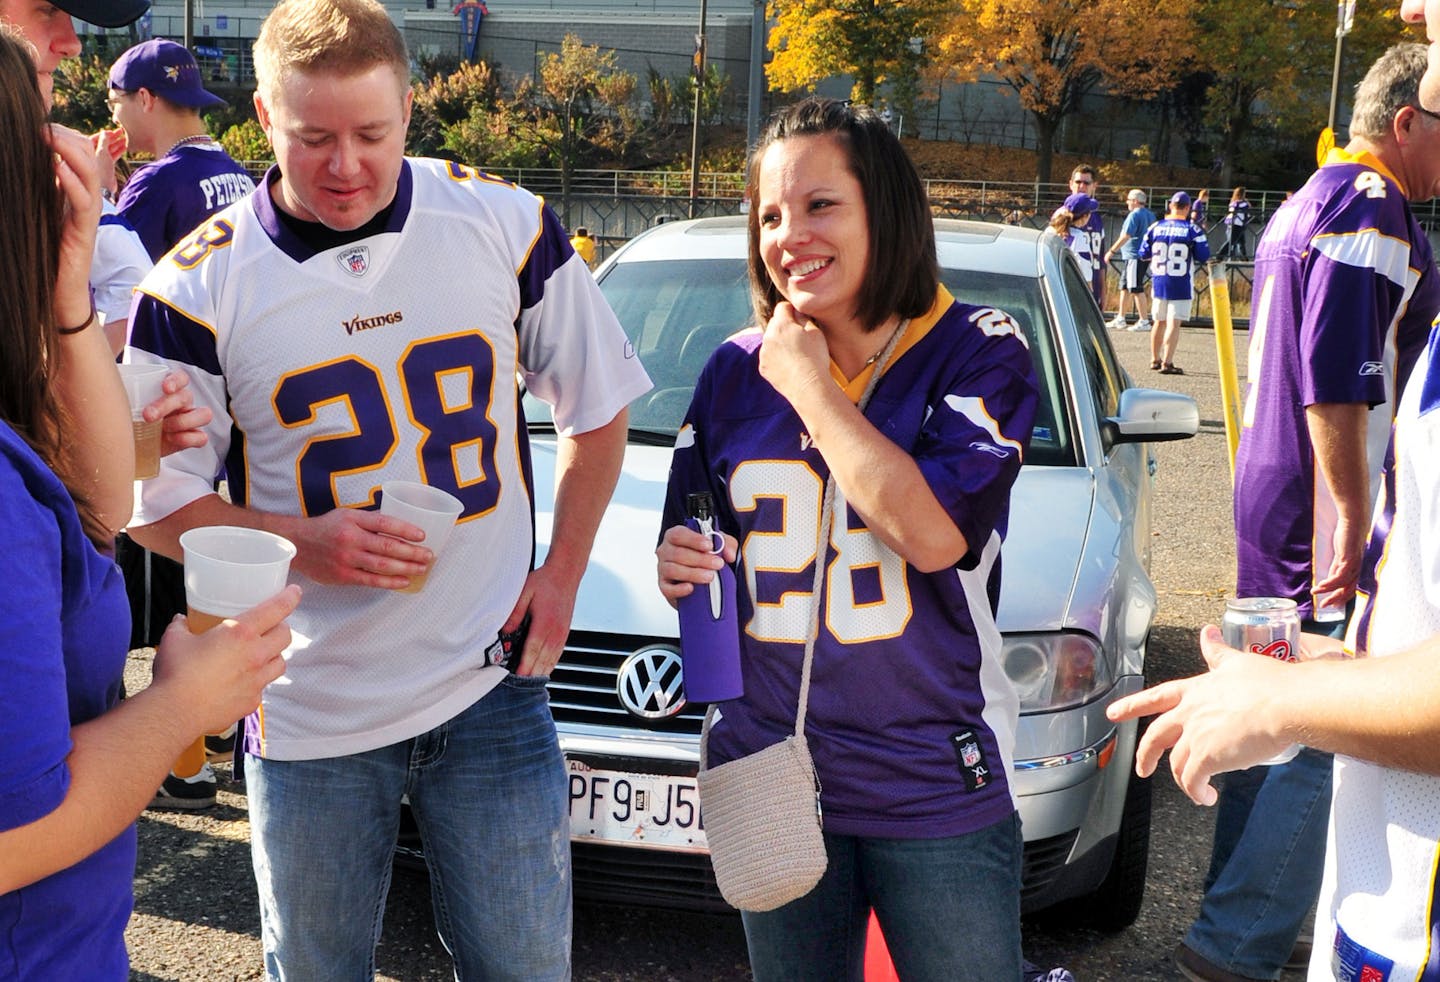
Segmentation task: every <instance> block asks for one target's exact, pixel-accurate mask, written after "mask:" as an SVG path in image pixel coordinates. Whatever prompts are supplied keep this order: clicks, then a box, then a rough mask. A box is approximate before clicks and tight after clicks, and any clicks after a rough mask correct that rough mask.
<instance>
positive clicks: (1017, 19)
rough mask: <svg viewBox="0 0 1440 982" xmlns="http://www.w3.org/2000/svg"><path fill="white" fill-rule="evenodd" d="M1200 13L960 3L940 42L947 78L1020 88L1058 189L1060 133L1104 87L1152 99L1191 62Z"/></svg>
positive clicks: (1110, 4) (1051, 2) (1094, 0)
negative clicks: (993, 80)
mask: <svg viewBox="0 0 1440 982" xmlns="http://www.w3.org/2000/svg"><path fill="white" fill-rule="evenodd" d="M1207 2H1210V0H1207ZM1194 6H1195V4H1194V0H1167V2H1165V3H1163V4H1158V5H1157V4H1156V3H1154V0H954V4H953V10H954V13H953V14H952V16H951V17H950V18H949V20H948V21H947V23H946V24H945V26H944V28H943V29H942V30H941V32H940V34H939V37H938V43H937V46H938V48H939V50H940V53H941V54H942V56H943V58H941V59H939V60H937V65H938V66H939V67H938V71H939V72H940V73H941V74H943V75H952V76H954V77H956V78H958V79H960V80H962V81H970V80H973V79H975V78H976V77H978V76H979V75H981V74H993V75H996V76H998V77H999V78H1000V79H1002V80H1003V81H1004V82H1005V84H1006V85H1008V86H1009V87H1010V88H1011V89H1012V90H1014V92H1015V94H1016V95H1017V96H1018V97H1019V99H1020V105H1021V106H1022V107H1023V108H1024V109H1025V110H1026V111H1028V112H1029V113H1030V116H1031V118H1032V119H1033V120H1034V123H1035V132H1036V144H1037V145H1036V179H1037V180H1038V181H1040V182H1041V183H1048V182H1049V181H1050V172H1051V164H1052V157H1053V155H1054V153H1055V136H1056V133H1058V132H1059V129H1060V124H1061V123H1062V122H1064V120H1065V119H1066V117H1068V116H1070V115H1071V114H1073V113H1074V112H1075V111H1076V110H1077V109H1079V108H1080V103H1081V100H1082V99H1084V97H1085V96H1086V95H1088V94H1089V93H1090V92H1092V91H1095V90H1096V89H1097V88H1100V87H1102V86H1103V87H1104V88H1105V89H1106V90H1107V91H1109V92H1111V93H1114V94H1116V95H1126V96H1131V97H1133V98H1140V99H1146V98H1150V97H1153V96H1154V95H1155V94H1156V93H1158V92H1160V91H1161V90H1162V89H1164V88H1166V87H1167V86H1168V85H1169V84H1170V83H1171V82H1172V81H1173V79H1174V78H1175V76H1176V75H1177V74H1178V73H1180V72H1183V71H1184V70H1185V69H1186V68H1187V67H1188V66H1189V65H1190V64H1191V62H1192V61H1193V59H1194V57H1195V49H1196V47H1197V36H1196V33H1195V30H1194V22H1193V10H1194ZM1212 43H1213V42H1212V41H1211V39H1209V38H1203V44H1204V45H1206V46H1209V45H1211V44H1212Z"/></svg>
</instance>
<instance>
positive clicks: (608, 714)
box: [550, 631, 705, 737]
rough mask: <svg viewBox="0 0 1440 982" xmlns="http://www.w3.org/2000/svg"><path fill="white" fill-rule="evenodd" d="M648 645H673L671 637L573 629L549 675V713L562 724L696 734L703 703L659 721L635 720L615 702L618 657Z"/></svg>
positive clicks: (562, 727)
mask: <svg viewBox="0 0 1440 982" xmlns="http://www.w3.org/2000/svg"><path fill="white" fill-rule="evenodd" d="M653 645H665V646H667V647H674V646H675V639H674V638H651V637H644V636H640V635H632V634H592V633H586V632H581V631H575V632H572V633H571V635H570V640H569V643H568V644H567V645H566V646H565V656H564V657H563V658H561V659H560V663H559V664H558V665H556V666H555V670H554V671H553V672H552V673H551V676H550V712H551V713H553V714H554V716H555V722H556V723H557V724H559V725H560V727H561V729H564V727H565V724H567V723H583V724H586V725H589V726H610V727H616V728H619V729H628V730H648V731H650V732H653V733H675V734H689V735H692V736H695V737H698V736H699V735H700V724H701V722H702V721H703V720H704V717H705V704H704V703H686V704H685V706H684V707H683V708H682V709H681V710H680V713H679V715H676V716H672V717H670V718H669V719H662V720H645V719H640V718H639V717H638V716H632V715H631V714H630V713H629V712H628V711H627V710H626V709H625V707H624V706H622V705H620V698H619V696H617V695H616V694H615V682H616V679H617V678H618V676H619V674H620V664H621V662H623V661H624V660H625V659H626V658H628V657H630V655H632V654H634V653H635V652H636V651H638V650H639V649H641V648H645V647H650V646H653Z"/></svg>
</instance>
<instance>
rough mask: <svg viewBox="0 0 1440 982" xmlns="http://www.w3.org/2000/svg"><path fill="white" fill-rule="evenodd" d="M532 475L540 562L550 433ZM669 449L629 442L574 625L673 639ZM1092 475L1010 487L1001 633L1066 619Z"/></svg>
mask: <svg viewBox="0 0 1440 982" xmlns="http://www.w3.org/2000/svg"><path fill="white" fill-rule="evenodd" d="M531 450H532V457H533V460H534V474H535V535H536V554H537V560H536V561H537V562H539V561H540V560H541V559H543V558H544V556H545V553H546V551H547V550H548V548H549V544H550V531H551V523H552V519H553V510H554V501H555V494H554V487H555V441H554V439H553V438H552V437H547V436H538V437H537V436H534V435H532V437H531ZM670 457H671V448H669V447H650V446H641V445H637V444H630V445H628V446H627V447H626V449H625V462H624V466H623V467H622V469H621V472H620V480H619V482H618V483H617V485H616V487H615V494H614V496H613V497H612V498H611V501H610V506H609V508H607V509H606V511H605V517H604V519H603V520H602V521H601V523H600V529H599V531H598V532H597V534H596V537H595V546H594V548H593V549H592V550H591V553H590V565H589V567H588V568H587V569H586V571H585V576H584V579H583V580H581V583H580V591H579V595H578V597H577V599H576V603H575V614H574V619H573V621H572V622H571V628H572V629H573V630H576V631H594V632H601V633H613V634H629V635H642V636H648V637H668V638H678V637H679V633H680V629H679V621H678V619H677V616H676V614H675V611H674V609H673V608H672V607H671V606H670V605H669V604H668V603H666V602H665V599H664V598H663V597H662V596H661V595H660V590H659V588H658V586H657V585H656V578H655V545H656V543H657V542H658V541H659V537H660V514H661V509H662V507H663V505H664V501H665V484H666V479H667V477H668V474H669V468H670ZM1093 500H1094V482H1093V479H1092V476H1091V475H1090V473H1089V472H1088V471H1087V470H1085V469H1084V468H1079V467H1027V468H1025V469H1024V470H1022V471H1021V473H1020V478H1019V480H1018V481H1016V483H1015V489H1014V491H1013V492H1012V495H1011V507H1010V534H1009V535H1008V536H1007V538H1006V540H1005V546H1004V549H1003V551H1002V553H1001V562H1002V564H1003V566H1002V568H1003V575H1004V580H1003V582H1004V587H1003V589H1002V590H1001V598H1000V612H999V617H998V622H999V626H1000V630H1002V631H1054V630H1059V629H1060V628H1062V627H1079V628H1082V629H1085V630H1090V631H1092V632H1093V631H1095V630H1096V628H1097V625H1093V624H1072V623H1070V619H1069V611H1068V608H1069V605H1070V598H1071V595H1072V594H1073V592H1074V586H1075V581H1076V576H1077V567H1078V565H1079V563H1080V561H1081V555H1082V552H1083V549H1084V544H1085V537H1086V534H1087V532H1088V529H1089V526H1090V515H1091V509H1092V507H1093Z"/></svg>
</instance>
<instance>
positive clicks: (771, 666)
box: [663, 290, 1036, 838]
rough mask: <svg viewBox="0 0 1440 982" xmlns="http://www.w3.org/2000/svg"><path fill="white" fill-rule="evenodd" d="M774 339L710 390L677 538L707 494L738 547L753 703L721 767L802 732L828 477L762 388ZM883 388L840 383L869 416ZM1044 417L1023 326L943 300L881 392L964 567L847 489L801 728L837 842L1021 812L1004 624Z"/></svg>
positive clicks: (723, 364)
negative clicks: (889, 524) (1003, 605)
mask: <svg viewBox="0 0 1440 982" xmlns="http://www.w3.org/2000/svg"><path fill="white" fill-rule="evenodd" d="M760 340H761V333H760V332H759V331H758V330H752V331H748V332H744V333H742V334H739V335H736V336H735V337H733V338H731V339H730V340H729V341H727V342H725V343H724V344H723V345H721V347H720V348H719V349H718V350H717V351H716V353H715V355H714V356H713V357H712V358H711V360H710V363H709V364H708V365H707V366H706V368H705V370H704V372H703V373H702V374H701V377H700V381H699V382H698V383H697V385H696V389H695V397H694V401H693V402H692V403H691V407H690V411H689V414H688V415H687V417H686V421H685V424H684V426H683V427H682V428H681V431H680V434H679V437H678V438H677V441H676V448H675V456H674V460H673V463H672V466H671V472H670V482H669V489H668V494H667V500H666V509H665V518H664V523H663V527H664V528H669V527H670V526H671V525H674V524H677V523H679V522H683V521H684V517H685V515H684V502H685V496H686V494H687V493H689V492H694V491H709V492H711V493H712V494H713V495H714V498H715V501H716V511H717V521H716V525H717V527H719V528H720V529H722V530H724V531H726V532H729V533H731V534H734V535H736V536H737V537H738V538H739V540H740V556H739V563H738V566H739V576H738V579H739V581H740V582H739V585H738V591H737V592H738V594H739V596H738V597H737V603H736V610H737V613H738V616H739V622H740V625H741V631H742V659H743V664H744V673H745V695H744V697H743V698H742V699H738V700H734V701H730V702H726V703H723V704H722V710H723V712H722V715H721V716H720V718H719V719H718V720H717V722H716V724H715V726H714V728H713V729H712V731H711V740H710V756H711V761H712V764H718V763H723V762H724V761H727V760H733V759H735V758H737V757H740V756H743V755H744V754H747V753H751V752H753V751H756V750H760V749H762V748H764V747H766V746H769V745H771V744H773V743H776V742H778V741H779V740H780V739H782V738H783V737H784V736H785V735H786V734H788V733H790V732H791V731H792V730H793V728H794V725H795V710H796V702H797V699H798V694H799V682H800V665H801V661H802V658H803V655H804V648H805V638H806V636H807V635H808V633H809V630H810V623H811V617H812V612H811V611H812V608H811V589H812V584H813V581H814V575H815V566H814V563H815V558H816V552H817V540H818V538H819V532H820V528H819V526H820V513H821V502H822V497H823V492H824V486H825V480H826V477H827V475H828V473H829V470H828V467H827V466H826V462H825V460H824V459H823V458H822V457H821V455H820V453H819V451H818V450H816V449H815V447H814V445H813V444H812V443H811V441H810V438H809V436H808V434H807V433H806V432H805V428H804V426H803V424H802V423H801V421H800V417H799V416H798V415H797V414H796V413H795V411H794V410H793V409H792V408H791V407H790V404H789V403H788V402H786V401H785V399H784V398H782V397H781V396H780V394H779V393H777V392H776V391H775V389H774V388H773V387H771V385H770V384H769V383H768V382H766V381H765V380H764V379H763V378H761V376H760V372H759V368H758V363H759V348H760ZM832 369H833V366H832ZM870 371H871V369H866V370H865V371H864V372H862V373H861V375H860V376H859V377H857V378H855V379H853V380H850V381H849V382H848V383H846V382H844V381H843V380H840V379H837V380H836V382H837V384H842V385H843V386H844V388H845V390H846V392H847V394H848V395H849V396H850V397H851V399H852V400H856V401H858V399H859V395H860V393H861V392H862V391H863V389H864V386H865V383H866V381H867V379H868V376H869V372H870ZM1035 406H1036V383H1035V376H1034V369H1033V367H1032V364H1031V360H1030V355H1029V352H1028V350H1027V348H1026V345H1025V343H1024V340H1023V338H1022V337H1021V336H1020V333H1019V328H1018V327H1017V326H1016V325H1015V322H1014V321H1013V320H1012V319H1011V318H1010V317H1009V316H1008V315H1007V314H1004V313H1003V312H1000V311H997V310H995V309H993V308H987V307H975V306H971V305H969V304H962V303H957V302H955V301H954V300H953V298H952V297H951V296H950V295H949V294H948V293H946V292H944V291H943V290H942V291H941V292H940V294H939V296H938V298H937V301H936V304H935V306H934V307H933V308H932V309H931V311H930V312H929V313H928V314H926V315H924V316H923V317H920V318H916V319H915V320H914V321H913V322H912V323H911V324H910V327H909V329H908V330H907V332H906V334H905V336H904V338H902V340H901V343H900V344H899V345H898V346H897V349H896V352H895V354H894V356H893V358H892V360H891V363H890V364H889V366H888V367H887V368H886V370H885V373H884V375H883V376H882V378H881V379H880V382H879V383H878V385H877V386H876V389H875V392H874V395H873V397H872V399H871V401H870V403H869V405H868V406H867V407H866V410H865V416H866V418H867V419H868V420H869V421H870V422H871V423H873V424H874V425H875V426H876V427H878V428H879V429H880V431H881V432H883V433H884V434H885V435H886V436H887V437H889V438H890V439H891V440H893V441H894V442H895V443H896V444H898V445H899V446H901V447H904V448H905V449H906V450H907V451H909V452H910V454H911V455H912V456H913V457H914V459H915V461H916V463H917V465H918V466H919V468H920V471H921V473H922V474H923V475H924V476H925V478H926V480H927V482H928V484H929V486H930V489H931V491H932V492H933V493H934V494H935V496H936V498H937V499H938V500H939V502H940V503H941V505H942V506H943V507H944V508H945V509H946V511H947V512H948V513H949V515H950V516H951V517H952V518H953V519H954V521H955V523H956V525H957V526H958V527H959V529H960V531H961V532H962V533H963V534H964V535H965V539H966V541H967V542H968V543H969V545H970V551H969V553H968V554H967V555H966V556H965V557H964V558H963V559H962V560H961V561H960V562H959V563H958V564H957V565H956V566H955V567H952V568H948V569H944V570H941V571H938V572H935V573H922V572H920V571H919V570H916V569H914V568H913V567H911V566H909V565H908V564H907V563H905V562H904V561H903V560H902V559H900V557H899V556H898V555H896V554H895V553H894V552H893V551H891V550H890V549H889V548H888V547H887V546H886V545H884V544H883V543H882V542H881V541H880V540H879V539H878V538H877V537H876V536H874V535H872V534H871V533H870V532H869V530H868V529H867V528H866V527H865V522H864V520H863V519H862V518H861V517H860V516H859V515H857V514H856V513H855V512H854V511H853V510H852V509H851V508H850V507H849V506H848V505H847V504H846V503H845V501H844V498H843V495H841V494H840V492H839V489H838V488H837V489H836V504H835V511H834V521H833V525H832V529H831V532H830V535H829V540H828V544H827V546H826V548H825V550H824V555H823V559H824V561H825V563H826V569H827V573H826V576H825V578H824V580H823V583H822V588H821V593H822V597H821V610H820V628H819V637H818V639H817V640H816V642H815V654H814V666H813V674H812V679H813V681H812V687H811V691H810V702H809V712H808V715H807V716H806V734H807V736H808V737H809V741H810V748H811V751H812V753H813V755H814V759H815V765H816V768H817V770H818V773H819V777H820V783H821V787H822V789H823V803H824V814H825V827H826V829H827V831H834V832H837V833H840V834H845V835H868V836H887V837H896V838H941V837H947V836H953V835H959V834H962V833H965V832H970V831H974V830H976V829H980V828H984V827H986V826H988V825H990V824H992V823H994V822H996V821H998V820H1000V819H1001V818H1004V817H1005V816H1007V815H1009V814H1010V813H1011V812H1012V811H1013V809H1014V807H1015V804H1014V800H1013V797H1012V791H1011V786H1010V780H1009V777H1008V770H1009V768H1010V763H1011V755H1012V752H1013V750H1014V733H1015V726H1016V720H1017V710H1018V702H1017V699H1016V696H1015V692H1014V689H1013V687H1012V686H1011V685H1010V682H1009V680H1008V678H1007V677H1006V675H1005V672H1004V669H1003V667H1002V665H1001V664H1000V659H999V654H1000V635H999V632H998V630H997V629H996V627H995V621H994V616H995V607H996V604H997V602H998V599H999V581H1000V555H999V552H1000V543H1001V540H1002V539H1003V538H1004V535H1005V529H1006V524H1007V519H1008V514H1009V503H1010V488H1011V486H1012V484H1013V483H1014V481H1015V478H1016V476H1017V475H1018V474H1019V471H1020V465H1021V458H1022V456H1023V454H1024V452H1025V448H1026V447H1027V446H1028V444H1029V440H1030V430H1031V426H1032V423H1033V420H1034V416H1035Z"/></svg>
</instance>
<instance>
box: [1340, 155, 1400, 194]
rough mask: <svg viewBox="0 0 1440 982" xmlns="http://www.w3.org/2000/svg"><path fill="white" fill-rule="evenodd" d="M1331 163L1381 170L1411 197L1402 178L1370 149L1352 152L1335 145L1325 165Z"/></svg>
mask: <svg viewBox="0 0 1440 982" xmlns="http://www.w3.org/2000/svg"><path fill="white" fill-rule="evenodd" d="M1330 164H1359V165H1360V166H1361V167H1369V168H1370V169H1371V170H1376V171H1379V172H1380V173H1381V174H1384V175H1385V176H1386V177H1388V178H1390V180H1392V181H1394V182H1395V186H1396V187H1398V188H1399V189H1400V193H1401V194H1402V195H1405V197H1407V198H1408V197H1409V195H1408V194H1405V185H1404V184H1402V183H1401V181H1400V178H1398V177H1396V176H1395V175H1394V174H1392V173H1390V168H1388V167H1386V166H1385V165H1384V164H1382V163H1380V158H1379V157H1377V156H1375V155H1374V154H1373V153H1371V152H1370V151H1369V150H1361V151H1360V152H1359V153H1351V152H1350V151H1348V150H1346V149H1345V148H1344V147H1335V148H1333V149H1332V150H1331V151H1330V152H1329V153H1327V154H1326V155H1325V166H1327V167H1328V166H1329V165H1330Z"/></svg>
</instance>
